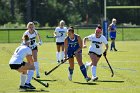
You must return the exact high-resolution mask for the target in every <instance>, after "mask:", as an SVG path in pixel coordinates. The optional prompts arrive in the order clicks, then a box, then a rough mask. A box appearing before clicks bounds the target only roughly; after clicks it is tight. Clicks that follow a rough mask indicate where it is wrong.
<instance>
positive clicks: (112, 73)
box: [104, 56, 114, 77]
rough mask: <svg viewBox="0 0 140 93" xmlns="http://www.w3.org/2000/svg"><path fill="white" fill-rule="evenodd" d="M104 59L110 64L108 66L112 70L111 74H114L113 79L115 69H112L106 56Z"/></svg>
mask: <svg viewBox="0 0 140 93" xmlns="http://www.w3.org/2000/svg"><path fill="white" fill-rule="evenodd" d="M104 58H105V60H106V62H107V64H108V66H109V68H110V70H111V73H112V75H111V77H113V76H114V72H113V69H112V67H111V65H110V64H109V62H108V59H107V57H106V56H104Z"/></svg>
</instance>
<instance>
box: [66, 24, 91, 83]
mask: <svg viewBox="0 0 140 93" xmlns="http://www.w3.org/2000/svg"><path fill="white" fill-rule="evenodd" d="M64 47H65V58H67V57H68V58H69V64H70V66H69V67H68V71H69V75H68V79H69V80H70V81H71V80H72V75H73V70H74V56H75V57H76V60H77V62H78V65H79V66H80V70H81V72H82V74H83V76H84V78H85V79H86V81H87V82H88V81H89V80H90V79H91V78H89V77H88V76H87V71H86V68H85V66H84V64H83V62H82V39H81V37H80V36H79V35H77V34H75V33H74V28H73V27H70V28H69V29H68V36H67V37H66V38H65V41H64Z"/></svg>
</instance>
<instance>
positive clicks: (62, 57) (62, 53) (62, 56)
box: [61, 51, 65, 60]
mask: <svg viewBox="0 0 140 93" xmlns="http://www.w3.org/2000/svg"><path fill="white" fill-rule="evenodd" d="M64 55H65V54H64V51H62V52H61V60H63V59H64Z"/></svg>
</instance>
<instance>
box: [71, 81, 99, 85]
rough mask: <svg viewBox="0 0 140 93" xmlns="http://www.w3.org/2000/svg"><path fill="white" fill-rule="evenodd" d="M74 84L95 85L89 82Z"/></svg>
mask: <svg viewBox="0 0 140 93" xmlns="http://www.w3.org/2000/svg"><path fill="white" fill-rule="evenodd" d="M73 83H76V84H82V85H97V84H96V83H91V82H87V83H82V82H73Z"/></svg>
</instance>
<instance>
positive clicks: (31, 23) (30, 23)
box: [27, 22, 35, 29]
mask: <svg viewBox="0 0 140 93" xmlns="http://www.w3.org/2000/svg"><path fill="white" fill-rule="evenodd" d="M30 25H32V26H33V27H34V28H35V25H34V23H33V22H29V23H28V24H27V29H28V28H29V26H30Z"/></svg>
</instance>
